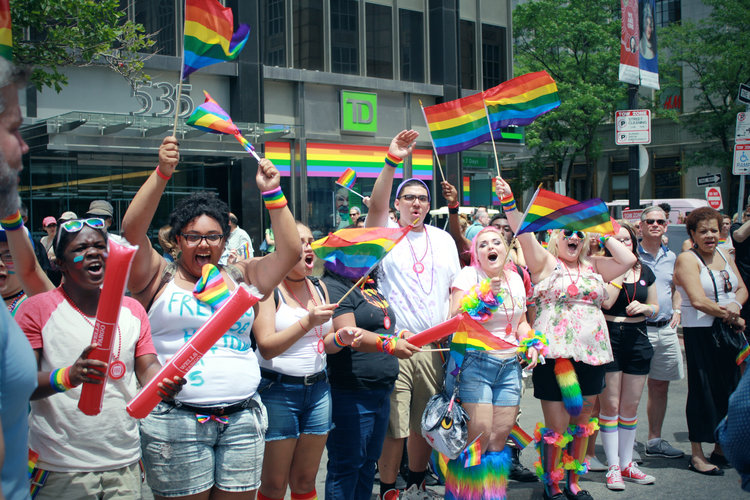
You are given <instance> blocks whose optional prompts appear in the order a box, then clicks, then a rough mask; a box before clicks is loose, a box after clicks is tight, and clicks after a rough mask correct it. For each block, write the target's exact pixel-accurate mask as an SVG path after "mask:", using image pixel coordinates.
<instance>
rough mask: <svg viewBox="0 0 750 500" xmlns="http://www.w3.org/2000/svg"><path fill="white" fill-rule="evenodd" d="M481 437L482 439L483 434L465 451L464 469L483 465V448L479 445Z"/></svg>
mask: <svg viewBox="0 0 750 500" xmlns="http://www.w3.org/2000/svg"><path fill="white" fill-rule="evenodd" d="M480 437H482V435H481V434H480V435H479V436H477V437H476V439H475V440H474V441H472V442H471V444H469V445H468V446H467V447H466V448H465V449H464V469H468V468H469V467H474V466H475V465H479V464H481V463H482V447H481V445H480V444H479V438H480Z"/></svg>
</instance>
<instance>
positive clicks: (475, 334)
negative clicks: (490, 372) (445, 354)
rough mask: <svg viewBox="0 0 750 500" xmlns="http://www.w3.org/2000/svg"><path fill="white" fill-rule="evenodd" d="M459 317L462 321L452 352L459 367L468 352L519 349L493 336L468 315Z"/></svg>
mask: <svg viewBox="0 0 750 500" xmlns="http://www.w3.org/2000/svg"><path fill="white" fill-rule="evenodd" d="M458 317H459V318H460V319H459V322H458V327H457V328H456V333H455V334H454V335H453V339H452V340H451V352H450V354H451V357H453V359H454V360H455V361H456V365H457V366H459V367H460V366H461V364H462V363H463V361H464V357H465V356H466V352H467V351H497V350H502V349H514V348H516V347H517V346H514V345H513V344H509V343H508V342H505V341H504V340H501V339H499V338H498V337H495V336H494V335H492V334H491V333H490V332H488V331H487V329H486V328H484V327H483V326H482V325H480V324H479V323H478V322H476V321H475V320H473V319H472V318H471V317H470V316H469V315H468V314H466V313H464V312H462V313H461V314H459V315H458Z"/></svg>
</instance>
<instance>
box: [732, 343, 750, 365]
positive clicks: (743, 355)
mask: <svg viewBox="0 0 750 500" xmlns="http://www.w3.org/2000/svg"><path fill="white" fill-rule="evenodd" d="M748 356H750V345H749V344H748V343H747V340H746V341H745V345H744V346H743V347H742V350H741V351H740V353H739V354H738V355H737V358H736V359H735V362H736V363H737V365H741V364H742V362H743V361H745V360H746V359H747V357H748Z"/></svg>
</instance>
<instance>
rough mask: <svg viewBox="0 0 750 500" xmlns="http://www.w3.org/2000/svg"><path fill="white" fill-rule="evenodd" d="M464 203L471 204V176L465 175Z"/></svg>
mask: <svg viewBox="0 0 750 500" xmlns="http://www.w3.org/2000/svg"><path fill="white" fill-rule="evenodd" d="M463 200H464V201H463V203H464V205H467V206H468V205H471V177H469V176H468V175H465V176H464V178H463Z"/></svg>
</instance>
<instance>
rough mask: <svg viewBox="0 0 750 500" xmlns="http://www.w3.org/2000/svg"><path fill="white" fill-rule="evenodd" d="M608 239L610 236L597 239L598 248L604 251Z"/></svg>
mask: <svg viewBox="0 0 750 500" xmlns="http://www.w3.org/2000/svg"><path fill="white" fill-rule="evenodd" d="M610 238H611V236H600V237H599V246H600V247H601V248H602V249H604V247H606V246H607V241H609V239H610Z"/></svg>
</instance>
